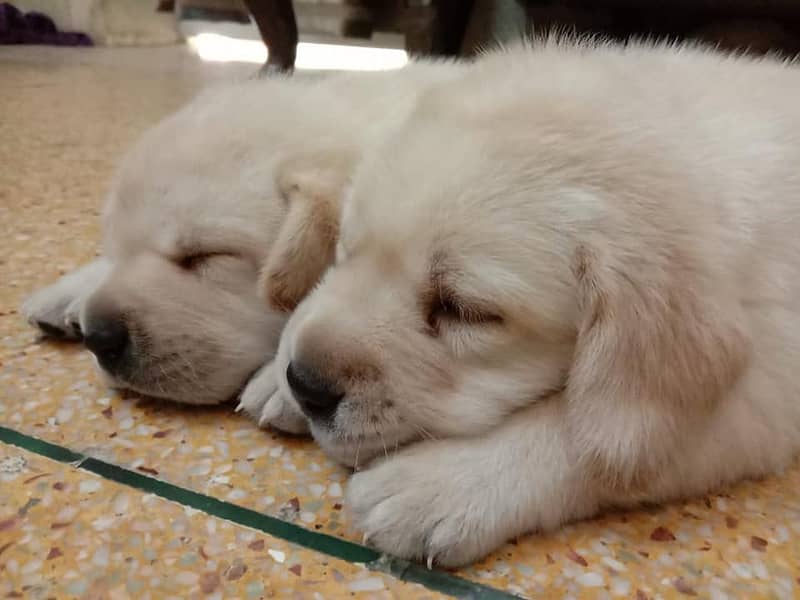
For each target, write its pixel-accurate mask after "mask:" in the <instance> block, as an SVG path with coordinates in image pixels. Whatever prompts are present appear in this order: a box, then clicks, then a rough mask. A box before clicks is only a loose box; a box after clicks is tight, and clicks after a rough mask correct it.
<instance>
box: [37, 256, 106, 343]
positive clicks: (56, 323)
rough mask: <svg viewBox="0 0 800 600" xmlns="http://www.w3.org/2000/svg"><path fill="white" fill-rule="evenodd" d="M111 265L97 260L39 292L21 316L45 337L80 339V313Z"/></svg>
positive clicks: (103, 259) (101, 258)
mask: <svg viewBox="0 0 800 600" xmlns="http://www.w3.org/2000/svg"><path fill="white" fill-rule="evenodd" d="M110 270H111V263H110V262H109V261H108V260H106V259H105V258H103V257H100V258H97V259H95V260H93V261H92V262H90V263H87V264H85V265H83V266H82V267H80V268H79V269H76V270H75V271H73V272H71V273H68V274H67V275H64V276H63V277H62V278H61V279H59V280H58V281H56V282H55V283H54V284H52V285H49V286H47V287H46V288H43V289H41V290H39V291H38V292H36V293H34V294H33V295H32V296H30V297H29V298H28V299H27V300H26V301H25V302H24V303H23V305H22V314H23V315H24V316H25V318H26V319H27V320H28V322H29V323H30V324H31V325H33V326H34V327H38V328H39V329H41V331H42V333H44V334H45V335H46V336H49V337H53V338H58V339H63V340H80V339H81V338H82V337H83V333H82V332H81V327H80V320H79V319H80V313H81V311H82V310H83V305H84V303H85V302H86V299H87V298H89V296H91V295H92V294H93V293H94V291H95V290H96V289H97V288H98V287H99V286H100V285H101V284H102V282H103V281H104V280H105V278H106V276H107V275H108V273H109V271H110Z"/></svg>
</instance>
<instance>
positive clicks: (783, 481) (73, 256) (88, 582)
mask: <svg viewBox="0 0 800 600" xmlns="http://www.w3.org/2000/svg"><path fill="white" fill-rule="evenodd" d="M251 70H252V67H250V66H242V65H225V66H220V65H215V66H211V65H202V64H201V63H199V62H197V61H196V59H194V58H192V57H190V56H189V55H188V54H186V53H184V52H183V51H181V50H180V49H178V48H164V49H149V50H130V49H128V50H65V51H59V50H56V49H47V48H10V49H9V48H0V232H2V234H3V235H2V238H0V281H2V287H0V425H2V426H4V427H5V428H7V429H5V430H3V431H8V430H15V431H18V432H21V433H23V434H26V435H28V436H32V437H34V438H38V439H41V440H46V441H48V442H50V443H52V444H57V445H59V446H62V447H65V448H69V449H71V450H73V451H76V452H78V453H80V454H82V455H86V456H91V457H95V458H96V459H98V460H99V461H104V462H105V463H111V464H115V465H120V466H121V467H123V469H124V470H125V471H126V472H129V473H130V474H131V476H132V477H135V478H138V480H140V481H141V480H143V481H145V484H146V483H147V482H148V481H150V482H153V481H154V480H156V479H159V480H163V481H165V482H169V483H170V484H172V485H173V486H177V487H178V488H185V489H187V490H192V491H194V492H198V493H200V494H204V495H206V496H210V497H213V498H216V499H218V500H220V501H222V502H223V503H227V504H228V505H237V506H240V507H244V508H246V509H252V510H254V511H258V512H259V513H263V514H265V515H267V518H269V519H272V521H271V522H273V524H274V523H280V521H277V520H276V519H280V520H283V521H287V522H291V523H293V524H295V525H297V526H300V527H302V528H304V529H306V530H308V532H310V534H311V536H312V538H313V539H317V540H324V539H325V538H323V537H322V535H323V534H325V535H330V536H335V537H336V538H342V539H346V540H351V541H355V540H357V539H358V535H357V533H356V532H354V531H352V530H351V529H350V528H349V527H348V524H347V520H346V517H345V516H344V515H345V514H346V513H345V511H344V510H343V507H342V489H343V487H344V485H345V480H346V475H347V474H346V472H345V471H343V470H341V469H340V468H338V467H337V466H335V465H334V464H332V463H331V462H330V461H328V460H327V459H326V458H325V457H324V456H323V455H322V454H321V452H320V451H319V450H318V449H317V448H315V447H314V445H313V444H312V443H310V442H308V441H304V440H298V439H287V438H281V437H279V436H277V435H270V434H267V433H264V432H262V431H259V430H258V429H256V428H255V427H254V426H253V425H251V424H250V423H249V422H248V421H246V420H244V419H243V418H240V417H238V416H237V415H234V414H233V413H232V410H231V407H223V408H217V409H197V408H194V409H186V408H180V407H176V406H169V405H161V404H153V403H148V402H142V401H139V400H137V399H135V398H121V397H119V396H117V395H115V394H113V393H112V392H111V391H109V390H107V389H105V388H104V387H103V385H102V384H101V383H100V381H99V380H98V379H97V378H96V377H95V375H94V372H93V367H92V365H91V361H90V359H89V357H88V355H87V354H86V353H85V352H83V351H82V350H81V349H80V348H78V347H72V346H67V345H60V344H55V343H51V342H46V343H43V342H40V341H38V340H37V338H36V334H35V333H34V332H33V331H32V330H31V329H29V328H28V326H27V325H26V324H25V323H23V322H22V319H21V318H20V317H19V315H18V314H17V308H18V306H19V304H20V302H21V300H22V298H23V297H24V295H25V294H26V293H27V292H28V291H30V290H32V289H33V288H35V287H36V286H38V285H42V284H45V283H48V282H50V281H51V280H52V279H54V278H55V277H56V276H57V275H58V274H59V273H62V272H65V271H66V270H69V269H71V268H72V267H74V266H76V265H78V264H80V263H81V262H82V261H85V260H87V259H89V258H91V257H92V256H93V255H94V254H95V252H96V250H97V248H98V240H99V230H98V223H97V214H98V211H99V210H100V207H101V206H102V201H103V193H104V191H105V186H106V182H107V180H108V179H109V176H110V173H111V171H112V169H113V167H114V165H115V162H116V160H117V159H118V157H119V156H120V154H121V153H122V152H123V151H124V149H125V148H126V147H127V146H128V145H129V144H130V143H131V141H132V140H133V139H134V138H135V137H136V135H137V134H139V133H140V132H141V131H142V130H143V129H144V128H146V127H147V126H148V125H149V124H150V123H152V122H154V121H155V120H156V119H158V118H159V117H160V116H162V115H164V114H165V113H166V112H168V111H169V110H171V109H173V108H174V107H176V106H178V105H179V104H180V103H182V102H183V101H185V100H186V99H188V97H190V96H191V95H192V94H193V93H194V91H195V90H197V89H198V88H199V87H200V86H201V85H202V84H203V83H204V82H205V81H208V80H209V79H213V78H218V77H240V76H244V75H246V74H248V73H249V72H251ZM0 434H2V431H0ZM6 437H7V436H6ZM0 439H3V435H0ZM6 441H8V439H7V440H6ZM84 466H85V465H84ZM44 473H47V475H43V474H44ZM33 478H35V479H33ZM59 482H61V483H60V484H59ZM54 484H59V485H58V486H56V487H53V486H54ZM59 488H63V489H59ZM94 488H97V489H96V490H95V491H93V492H92V491H91V490H93V489H94ZM798 490H800V470H799V469H798V468H795V469H793V470H791V471H790V472H789V473H787V474H785V475H784V476H783V477H780V478H773V479H770V480H768V481H765V482H760V483H745V484H742V485H740V486H737V487H735V488H734V489H731V490H728V491H727V492H726V493H725V494H721V495H717V496H713V497H709V498H703V499H700V500H696V501H693V502H687V503H684V504H676V505H672V506H669V507H665V508H659V509H652V510H646V511H645V510H642V511H637V512H629V513H620V514H612V515H609V516H607V517H605V518H603V519H599V520H595V521H592V522H587V523H581V524H577V525H574V526H571V527H569V528H567V529H565V530H563V531H561V532H559V533H557V534H554V535H551V536H547V537H542V536H528V537H526V538H524V539H520V540H517V541H516V542H515V543H512V544H508V545H507V546H506V547H505V548H503V549H502V550H500V551H498V552H497V553H496V554H495V555H493V556H491V557H489V558H488V559H486V560H485V561H483V562H481V563H480V564H478V565H474V566H473V567H471V568H468V569H463V570H461V571H459V572H456V573H454V574H438V575H441V578H440V579H438V580H436V581H438V582H439V583H438V584H433V585H434V587H436V585H439V586H440V587H439V588H437V589H445V591H449V592H457V591H459V590H462V591H463V590H464V589H466V588H464V587H463V586H462V587H461V588H459V587H458V585H457V583H458V581H461V582H462V583H463V581H464V580H472V581H474V582H477V583H480V584H483V585H485V586H491V587H493V588H496V589H498V590H503V591H506V592H510V593H515V594H519V595H522V596H526V597H536V598H541V597H548V598H563V597H570V596H572V597H576V598H577V597H580V598H607V597H628V598H637V600H640V599H642V598H670V597H680V596H684V595H689V596H692V595H695V596H698V597H710V598H725V597H730V598H792V597H795V596H800V544H798V541H797V540H798V536H800V492H798ZM154 494H155V495H154ZM159 495H160V494H156V493H155V492H154V493H144V492H141V491H137V490H134V489H131V488H129V487H125V486H123V485H121V484H120V483H115V482H112V481H109V480H107V479H105V480H104V479H98V477H97V476H96V475H95V474H93V473H90V472H88V471H86V470H75V469H72V468H70V467H69V466H68V465H66V464H63V463H58V462H53V461H51V460H49V459H47V458H44V457H42V456H40V455H37V454H31V453H28V452H25V451H23V450H20V449H18V448H16V447H13V446H0V594H3V595H6V596H8V597H15V595H16V597H31V598H39V597H41V598H47V597H54V598H59V599H60V598H70V597H86V598H105V597H108V598H118V597H120V598H125V597H135V598H144V597H146V593H148V592H149V593H150V594H151V597H153V598H163V597H169V596H174V597H181V598H185V597H192V595H193V594H204V593H206V590H210V591H208V592H207V593H208V594H212V596H211V597H214V596H213V594H216V597H225V598H227V597H231V598H234V597H238V598H259V597H269V596H270V595H272V596H274V597H281V598H282V597H291V596H292V595H294V596H297V597H303V598H305V597H309V598H316V597H319V596H322V597H325V598H337V597H342V596H348V597H349V596H350V594H351V593H356V594H359V595H364V596H365V597H369V596H370V595H372V596H376V597H382V596H392V595H394V596H396V597H403V598H406V597H409V598H416V597H425V596H428V597H435V596H436V593H435V592H432V591H428V590H424V589H422V588H420V587H418V586H416V585H412V584H410V583H405V582H401V581H398V580H396V579H394V578H392V577H391V576H389V575H386V574H383V573H381V572H379V571H376V570H374V569H376V568H380V566H379V565H371V566H372V568H373V570H367V569H366V568H365V567H364V566H363V565H356V564H353V563H351V562H347V561H346V560H343V559H342V557H341V556H340V558H338V559H337V558H334V557H330V556H326V555H324V554H319V553H317V552H315V551H313V550H311V549H309V547H308V545H307V544H305V543H304V542H303V541H302V540H300V541H299V542H297V540H294V539H289V541H286V539H280V537H284V538H286V537H287V536H283V535H282V534H281V535H279V536H278V537H274V536H270V535H267V534H265V533H263V532H259V531H255V530H253V529H250V528H247V527H246V526H245V524H242V522H241V521H238V522H236V523H233V522H229V521H226V520H222V519H220V518H218V517H217V516H213V515H214V512H213V511H210V514H204V512H202V511H200V512H195V509H193V508H191V507H190V505H188V506H180V505H179V504H175V503H173V502H172V501H169V500H167V499H165V498H164V497H159ZM120 498H124V500H122V499H120ZM178 501H179V502H180V500H178ZM120 506H121V507H123V509H124V510H120V509H119V507H120ZM63 511H67V512H66V513H64V512H63ZM62 513H63V514H67V515H68V517H69V518H68V519H66V518H65V519H61V517H59V516H58V515H59V514H62ZM226 515H227V512H226ZM225 518H229V517H228V516H226V517H225ZM59 519H61V520H59ZM67 520H68V521H70V522H71V523H73V525H72V526H70V527H69V528H67V527H64V528H62V527H59V526H57V525H58V524H60V523H62V522H66V521H67ZM232 520H233V521H236V519H235V518H234V519H232ZM176 524H177V525H176ZM54 525H55V527H54ZM145 525H146V526H148V527H153V529H152V530H151V532H152V531H158V535H151V536H150V538H149V541H147V540H148V538H147V537H146V535H147V533H148V531H138V530H137V528H141V527H144V526H145ZM313 536H317V537H313ZM288 537H289V538H291V537H292V536H291V535H289V536H288ZM185 540H190V541H189V542H187V541H185ZM201 540H202V543H201ZM261 540H263V541H264V548H263V551H262V549H260V547H261V543H260V541H261ZM290 542H297V543H298V544H300V545H301V546H305V547H298V546H293V545H292V544H291V543H290ZM253 546H255V549H254V548H253ZM311 547H314V546H313V544H312V546H311ZM202 548H205V549H204V550H201V549H202ZM208 548H213V549H214V552H211V553H210V552H209V550H208ZM268 549H272V550H274V551H276V552H278V553H283V554H278V556H284V557H285V560H284V562H283V563H281V562H280V561H276V560H275V559H274V556H271V555H270V554H269V553H268ZM59 553H60V555H59V556H50V555H51V554H56V555H58V554H59ZM333 553H334V555H335V554H336V552H333ZM48 557H50V558H48ZM80 557H83V558H80ZM148 557H154V558H148ZM237 561H238V562H237ZM323 562H327V571H325V570H324V569H322V568H321V567H320V565H322V564H323ZM235 565H245V566H247V570H246V571H244V572H243V574H242V576H241V577H240V578H239V579H233V580H231V579H230V574H231V570H233V573H234V574H235V573H237V572H238V571H237V570H236V569H237V568H238V567H235ZM297 565H299V566H300V567H299V569H295V570H294V571H292V570H291V569H292V568H294V567H295V566H297ZM297 571H299V573H298V572H297ZM420 572H421V571H420V570H419V569H416V570H414V569H412V570H409V571H408V572H407V573H406V576H407V578H411V579H412V580H413V579H414V577H415V575H414V573H417V574H419V573H420ZM337 573H338V575H337ZM423 575H424V573H423ZM455 577H458V579H455ZM448 578H449V579H448ZM434 579H435V577H434ZM363 581H366V582H367V583H362V584H359V583H357V582H363ZM442 581H444V582H445V583H444V584H442ZM448 581H450V583H453V582H456V583H454V584H453V586H451V587H447V585H449V584H448V583H447V582H448ZM131 582H133V583H131ZM212 583H214V587H213V589H211V586H212ZM353 585H355V586H356V589H355V590H354V589H353V587H352V586H353ZM359 585H361V586H362V587H361V588H359ZM442 585H444V587H441V586H442ZM25 586H29V587H25ZM131 586H133V587H131ZM139 586H141V587H139ZM379 586H381V587H379ZM487 590H488V588H475V589H473V590H472V592H473V593H485V594H488V593H489V592H488V591H487ZM315 594H318V595H319V596H317V595H315Z"/></svg>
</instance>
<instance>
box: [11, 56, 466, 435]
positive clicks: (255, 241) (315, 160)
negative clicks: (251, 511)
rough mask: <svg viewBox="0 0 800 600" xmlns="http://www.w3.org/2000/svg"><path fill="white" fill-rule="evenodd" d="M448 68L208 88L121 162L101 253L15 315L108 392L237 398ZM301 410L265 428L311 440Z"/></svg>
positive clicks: (201, 399) (257, 410)
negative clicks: (398, 135) (87, 361)
mask: <svg viewBox="0 0 800 600" xmlns="http://www.w3.org/2000/svg"><path fill="white" fill-rule="evenodd" d="M457 69H458V68H457V67H456V66H455V65H452V64H447V63H441V64H438V63H437V64H429V63H415V64H412V65H410V66H409V67H408V68H406V69H403V70H401V71H398V72H391V73H388V72H387V73H373V74H340V75H333V76H330V77H326V78H323V79H319V78H316V79H309V78H305V79H303V78H299V77H297V78H292V79H284V78H276V79H268V80H262V81H250V82H246V83H240V84H236V85H227V86H224V87H222V88H216V89H212V90H210V91H207V92H206V93H204V94H202V95H201V96H200V97H198V98H197V99H196V100H195V101H193V102H192V103H190V104H189V105H188V106H186V107H185V108H183V109H181V110H180V111H178V112H177V113H176V114H174V115H172V116H171V117H169V118H167V119H165V120H164V121H163V122H162V123H160V124H159V125H157V126H156V127H155V128H153V130H152V131H150V132H148V133H147V134H146V135H145V136H144V137H143V138H142V139H141V140H140V142H139V143H138V144H137V145H136V147H135V148H134V149H133V150H132V151H131V152H130V154H129V155H128V156H127V157H126V158H125V160H124V162H123V164H122V167H121V169H120V170H119V173H118V175H117V177H116V179H115V181H114V184H113V186H112V189H111V192H110V194H109V199H108V203H107V206H106V210H105V215H104V220H103V233H104V242H103V256H102V258H100V259H98V260H97V261H95V262H93V263H90V264H89V265H87V266H85V267H83V268H82V269H79V270H78V271H76V272H75V273H72V274H69V275H67V276H66V277H64V278H63V279H61V280H60V281H58V282H57V283H56V284H54V285H53V286H51V287H48V288H45V289H44V290H41V291H40V292H38V293H36V294H35V295H33V296H32V297H31V298H30V299H29V300H28V301H27V302H26V304H25V306H24V313H25V314H26V316H27V318H28V319H29V320H30V322H31V323H33V324H34V325H37V326H39V327H40V328H41V329H43V330H44V331H45V332H46V333H49V334H51V335H58V336H61V337H67V338H76V337H83V338H84V342H85V344H86V345H87V347H88V348H89V349H90V350H91V351H92V352H93V353H94V354H95V356H96V358H97V362H98V364H99V367H100V369H101V371H102V372H103V374H105V375H106V377H107V378H108V380H109V382H110V383H111V384H112V385H114V386H116V387H119V388H124V389H130V390H135V391H137V392H140V393H143V394H147V395H150V396H155V397H159V398H168V399H171V400H176V401H179V402H186V403H190V404H212V403H218V402H223V401H225V400H227V399H229V398H231V397H232V396H235V395H236V394H237V393H238V392H239V390H241V388H242V386H243V384H244V383H245V382H246V381H247V379H248V377H249V376H250V375H251V374H252V373H253V372H254V371H256V370H257V369H258V368H259V367H261V366H262V365H263V364H264V361H265V358H266V359H269V358H270V357H271V356H272V355H273V354H274V352H275V349H276V346H277V342H278V337H279V335H280V332H281V329H282V326H283V324H284V321H285V318H286V314H287V312H288V311H290V310H291V309H292V308H293V307H294V306H295V305H296V304H297V302H299V300H300V299H301V298H302V297H303V295H304V294H305V293H306V292H307V291H308V290H309V289H310V288H311V286H313V285H314V284H315V283H316V281H317V279H318V278H319V276H320V274H321V273H322V271H323V270H324V269H325V267H327V265H328V264H329V263H330V262H331V261H332V260H333V253H334V242H335V238H336V232H337V229H338V212H339V197H340V195H341V193H342V191H343V189H344V187H345V185H346V184H347V182H348V180H349V177H350V175H351V173H352V170H353V168H354V166H355V164H356V162H357V161H358V160H359V159H360V157H361V154H362V152H363V151H364V149H365V148H367V147H368V146H370V145H371V144H374V143H375V142H376V141H377V140H379V139H380V138H381V137H382V136H383V135H384V134H385V132H387V131H388V130H390V129H391V128H392V127H393V126H394V125H395V123H397V122H398V121H400V120H402V119H403V118H404V117H405V116H407V113H408V111H409V110H410V109H411V107H412V106H413V104H414V102H415V100H416V97H417V95H418V93H419V92H420V91H421V90H423V89H424V88H426V87H428V86H430V85H432V84H433V83H438V82H439V81H441V80H443V79H446V78H447V77H449V76H450V73H451V72H455V71H457ZM259 274H260V275H259ZM259 277H260V278H261V280H262V282H265V283H261V284H257V282H258V280H259ZM267 284H268V285H269V290H270V291H269V297H268V303H269V308H268V307H267V306H265V302H264V299H263V298H262V297H260V294H259V290H260V289H263V288H264V286H265V285H267ZM260 381H261V382H262V385H267V382H265V381H264V377H262V378H261V379H260ZM251 396H252V394H251ZM251 400H252V401H251V403H250V404H246V405H245V406H244V408H246V409H250V412H251V413H252V414H253V415H254V416H256V417H259V416H260V414H261V405H260V404H259V402H261V404H263V400H264V399H263V398H256V397H252V398H251ZM273 413H275V411H273ZM298 415H299V412H298V411H296V410H295V411H293V412H290V413H287V415H286V416H285V418H283V419H282V418H281V411H278V413H276V414H273V418H272V420H271V422H274V424H276V425H278V426H283V427H284V428H288V429H290V430H304V429H305V428H306V424H305V419H304V418H303V417H302V415H299V416H298Z"/></svg>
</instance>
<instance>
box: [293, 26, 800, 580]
mask: <svg viewBox="0 0 800 600" xmlns="http://www.w3.org/2000/svg"><path fill="white" fill-rule="evenodd" d="M798 98H800V72H799V71H797V70H796V69H794V68H792V67H790V66H788V65H786V64H781V63H778V62H773V61H771V60H753V59H745V58H737V57H732V56H722V55H718V54H714V53H712V52H707V51H703V50H700V49H695V48H689V47H652V46H646V45H631V46H628V47H625V48H623V47H616V46H611V45H598V46H594V45H591V44H586V45H580V44H577V45H572V44H569V43H566V42H561V43H559V42H553V41H551V42H547V43H544V44H543V45H541V46H540V47H536V48H534V49H524V48H518V49H513V50H509V51H506V52H500V53H496V54H493V55H489V56H486V57H484V58H483V59H481V60H480V61H479V62H478V63H477V64H476V65H475V66H474V67H472V68H471V69H470V71H469V73H467V74H466V75H464V76H463V78H462V79H460V80H459V81H458V82H451V83H449V84H448V85H445V86H441V87H440V88H437V89H435V90H431V91H429V92H427V93H426V94H425V95H423V97H422V98H421V100H420V102H419V105H418V107H417V109H416V111H415V112H414V114H413V115H412V116H411V118H410V119H409V121H408V122H407V123H406V124H405V126H404V127H403V129H402V132H401V133H399V134H398V135H397V136H396V137H395V138H394V139H392V140H391V142H390V143H389V144H387V145H386V146H385V147H384V148H383V150H382V151H378V152H376V153H373V154H372V155H371V156H370V157H368V158H367V159H366V160H365V161H364V162H363V163H361V164H360V166H359V168H358V171H357V175H356V177H355V179H354V182H353V186H352V190H351V195H350V196H349V197H348V199H347V201H346V203H345V207H344V210H343V215H342V222H341V229H340V239H339V242H338V247H337V262H336V266H335V267H333V268H332V269H330V270H329V271H328V272H327V274H326V275H325V276H324V278H323V280H322V282H321V284H320V286H319V287H318V288H317V289H316V290H315V291H314V292H312V293H311V294H310V295H309V296H308V297H307V298H306V300H305V301H304V302H303V303H302V304H301V305H300V306H299V307H298V309H297V310H296V311H295V313H294V314H293V315H292V317H291V319H290V322H289V325H288V327H287V331H286V334H285V336H284V340H285V343H284V344H283V345H284V346H285V350H284V352H285V354H286V357H287V358H286V359H287V361H288V368H287V374H286V380H287V383H288V384H289V386H290V387H291V389H292V392H293V394H294V397H295V398H296V400H297V402H298V403H299V405H300V406H301V407H302V410H303V411H304V412H305V413H306V414H307V415H308V416H309V417H310V420H311V429H312V432H313V435H314V436H315V438H316V439H317V440H318V441H319V443H320V444H321V445H322V446H323V447H324V448H325V449H326V450H327V451H328V452H329V453H330V454H331V455H333V456H335V457H337V458H338V459H339V460H341V461H343V462H346V463H349V464H354V463H356V462H360V463H362V464H364V463H365V462H366V461H368V460H369V459H370V458H375V457H379V460H376V461H374V463H373V464H372V465H371V466H370V467H369V468H368V469H367V470H365V471H363V472H361V473H357V474H356V475H355V476H354V477H353V479H352V481H351V483H350V486H349V490H348V496H347V498H348V504H349V509H350V511H351V514H352V515H353V517H354V520H355V523H356V524H357V525H358V526H359V527H360V528H361V529H362V530H363V531H364V532H365V536H366V538H367V539H369V540H370V541H371V543H372V544H374V545H375V546H376V547H377V548H379V549H380V550H383V551H386V552H390V553H392V554H395V555H399V556H401V557H406V558H413V559H423V560H425V559H427V560H428V561H429V562H431V561H436V562H438V563H440V564H443V565H448V566H454V565H462V564H464V563H469V562H471V561H474V560H476V559H478V558H480V557H482V556H483V555H485V554H486V553H488V552H490V551H492V550H493V549H495V548H497V547H498V546H499V545H500V544H502V543H503V542H504V541H505V540H508V539H510V538H512V537H514V536H517V535H519V534H522V533H523V532H528V531H541V530H549V529H553V528H556V527H558V526H560V525H562V524H563V523H565V522H568V521H573V520H576V519H581V518H586V517H590V516H592V515H595V514H597V513H598V512H599V511H601V510H603V509H604V508H607V507H611V506H620V507H627V506H632V505H635V504H637V503H639V502H642V501H652V502H661V501H665V500H669V499H672V498H679V497H683V496H687V495H695V494H702V493H705V492H708V491H709V490H712V489H714V488H717V487H719V486H720V485H723V484H726V483H728V482H733V481H736V480H739V479H741V478H745V477H758V476H761V475H764V474H767V473H773V472H777V471H779V470H780V469H782V468H783V467H785V466H787V465H788V464H789V463H790V461H791V460H792V457H793V456H794V455H795V453H796V452H797V451H798V449H800V375H798V372H797V365H798V364H800V238H798V235H797V228H798V225H799V224H800V170H798V165H800V103H799V102H798V101H797V99H798ZM412 442H413V443H412ZM409 444H410V445H409ZM405 445H408V447H407V448H405V449H401V450H399V451H398V447H402V446H405Z"/></svg>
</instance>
